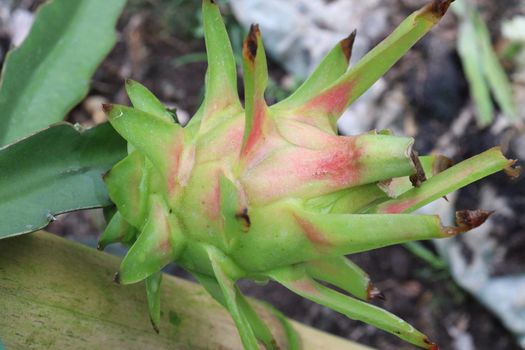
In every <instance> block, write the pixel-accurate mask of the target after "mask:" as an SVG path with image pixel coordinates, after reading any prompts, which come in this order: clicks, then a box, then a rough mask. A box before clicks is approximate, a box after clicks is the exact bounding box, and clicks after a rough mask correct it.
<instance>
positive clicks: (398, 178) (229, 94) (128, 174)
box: [100, 0, 514, 349]
mask: <svg viewBox="0 0 525 350" xmlns="http://www.w3.org/2000/svg"><path fill="white" fill-rule="evenodd" d="M450 2H451V1H432V2H431V3H429V4H428V5H427V6H425V7H423V8H422V9H421V10H419V11H416V12H415V13H414V14H412V15H411V16H410V17H408V18H407V19H406V20H405V21H404V22H403V23H402V24H401V25H400V26H399V27H398V29H396V30H395V31H394V32H393V33H392V34H391V35H390V36H389V37H388V38H387V39H385V41H384V42H382V43H381V44H379V45H378V47H376V48H375V49H374V50H372V51H371V52H370V53H369V54H368V55H367V56H365V57H364V58H363V59H362V60H361V61H360V62H359V63H357V64H356V66H354V67H352V68H351V69H348V62H349V59H350V55H351V49H352V44H353V40H354V38H355V32H354V33H352V34H351V35H350V36H349V37H348V38H346V39H344V40H342V41H341V42H340V43H339V44H338V45H336V47H335V48H334V49H333V50H332V51H331V52H330V53H329V54H328V55H327V57H326V58H325V60H324V61H323V62H322V63H321V64H320V66H319V68H318V69H317V70H316V71H315V72H314V73H313V75H312V76H311V77H310V78H309V79H308V80H307V81H306V82H305V83H304V84H303V86H301V87H300V88H299V89H298V91H297V92H295V93H294V94H293V95H292V96H290V97H289V98H288V99H286V100H284V101H282V102H280V103H278V104H276V105H274V106H267V104H266V102H265V100H264V91H265V87H266V84H267V81H268V75H267V67H266V57H265V53H264V48H263V43H262V39H261V35H260V31H259V29H258V27H257V26H256V25H254V26H252V28H251V30H250V33H249V35H248V37H247V39H246V40H245V43H244V49H243V56H244V64H243V66H244V70H243V71H244V86H245V101H244V108H243V106H242V105H241V102H240V100H239V97H238V94H237V78H236V76H237V71H236V66H235V60H234V57H233V54H232V50H231V46H230V43H229V40H228V37H227V33H226V30H225V28H224V24H223V22H222V19H221V16H220V12H219V8H218V6H217V5H216V4H215V3H214V2H213V1H211V0H204V1H203V20H204V28H205V33H206V34H205V40H206V47H207V52H208V58H209V67H208V72H207V75H206V94H205V99H204V102H203V104H202V106H201V108H200V109H199V111H198V112H197V114H196V115H195V116H194V117H193V118H192V120H191V121H190V123H189V124H188V125H187V126H186V127H184V128H183V127H182V126H180V125H178V124H177V123H176V120H175V118H174V117H175V116H174V115H172V114H171V113H170V112H169V111H167V110H166V108H165V107H164V106H163V105H162V104H161V103H160V102H159V101H158V99H157V98H156V97H155V96H154V95H153V94H151V92H149V91H148V90H147V89H146V88H145V87H144V86H142V85H140V84H139V83H137V82H133V81H128V82H127V83H126V89H127V92H128V95H129V97H130V99H131V102H132V104H133V106H134V107H133V108H130V107H125V106H119V105H105V109H106V112H107V113H108V116H109V119H110V122H111V124H112V125H113V127H114V128H115V129H116V130H117V131H118V132H119V133H120V134H121V135H122V136H123V137H124V138H125V139H126V140H127V141H128V143H129V155H128V156H127V157H126V158H125V159H123V160H122V161H121V162H120V163H118V164H117V165H116V166H115V167H114V168H113V169H112V170H111V171H110V172H109V173H108V174H107V175H106V177H105V181H106V183H107V185H108V189H109V193H110V196H111V198H112V200H113V201H114V203H115V204H116V207H117V212H116V213H115V214H114V215H113V217H112V219H111V221H110V222H109V224H108V227H107V229H106V231H105V232H104V234H103V235H102V237H101V239H100V247H101V248H103V247H104V246H106V245H107V244H110V243H113V242H117V241H120V242H123V243H126V244H129V245H130V246H131V248H130V250H129V252H128V254H127V255H126V257H125V258H124V260H123V262H122V264H121V268H120V271H119V274H118V280H119V281H120V282H121V283H124V284H128V283H135V282H138V281H141V280H146V289H147V297H148V304H149V306H150V316H151V319H152V323H153V325H154V327H155V329H156V330H158V328H157V325H158V323H159V320H160V300H159V292H158V290H159V286H160V283H161V278H160V276H161V275H160V272H159V271H160V270H161V269H162V268H163V267H164V266H165V265H167V264H168V263H170V262H175V263H177V264H179V265H180V266H182V267H184V268H185V269H186V270H187V271H189V272H190V273H192V274H193V275H194V276H195V277H196V279H197V280H199V282H200V283H202V284H203V286H204V287H205V288H206V289H207V290H208V291H209V292H210V294H211V295H212V296H213V297H214V298H215V299H217V301H219V302H220V303H221V304H222V305H224V306H225V307H226V308H227V309H228V310H229V311H230V313H231V315H232V317H233V319H234V321H235V323H236V325H237V328H238V330H239V334H240V336H241V340H242V342H243V345H244V347H245V348H246V349H258V348H259V347H258V346H259V345H258V344H259V343H261V344H263V345H264V346H265V347H266V348H268V349H276V348H277V345H276V342H275V340H274V338H273V336H272V334H271V332H270V331H269V329H268V327H266V325H265V324H264V322H262V321H261V320H260V319H259V317H258V316H257V314H256V313H255V311H254V310H253V309H252V308H251V306H250V304H249V303H248V302H247V301H246V300H245V299H244V297H243V296H242V294H241V293H240V291H239V289H238V288H237V287H236V285H235V281H237V280H238V279H240V278H251V279H254V280H257V281H266V280H269V279H272V280H275V281H277V282H279V283H281V284H283V285H284V286H286V287H287V288H289V289H290V290H292V291H294V292H296V293H297V294H300V295H302V296H304V297H306V298H309V299H311V300H313V301H315V302H317V303H320V304H322V305H325V306H327V307H330V308H332V309H334V310H336V311H338V312H341V313H343V314H345V315H347V316H348V317H350V318H353V319H358V320H362V321H364V322H368V323H370V324H373V325H375V326H376V327H378V328H381V329H384V330H385V331H388V332H391V333H393V334H395V335H397V336H399V337H400V338H402V339H404V340H406V341H408V342H410V343H412V344H414V345H417V346H420V347H423V348H429V349H435V348H437V347H436V345H435V344H434V343H432V342H430V341H429V340H428V339H427V337H426V336H425V335H423V334H421V333H420V332H419V331H417V330H416V329H414V328H413V327H412V326H410V325H409V324H407V323H406V322H405V321H403V320H401V319H399V318H398V317H396V316H394V315H392V314H390V313H388V312H387V311H385V310H383V309H380V308H378V307H376V306H373V305H370V304H367V303H366V302H365V301H366V300H369V299H371V298H372V297H378V296H381V295H382V294H381V293H380V292H379V291H378V290H377V289H376V288H375V287H373V285H372V284H371V283H370V280H369V278H368V276H367V275H366V273H364V272H363V271H362V270H361V269H360V268H359V267H357V266H356V265H354V264H353V263H352V262H351V261H350V260H348V259H346V258H345V257H344V256H345V255H348V254H352V253H357V252H362V251H367V250H370V249H375V248H379V247H383V246H387V245H391V244H397V243H402V242H407V241H412V240H422V239H431V238H441V237H450V236H453V235H456V234H459V233H462V232H465V231H468V230H469V229H471V228H473V227H477V226H479V225H481V224H482V223H483V222H484V221H485V220H486V219H487V217H488V216H489V215H490V213H488V212H484V211H479V210H478V211H463V212H459V213H458V215H457V226H454V227H443V226H442V225H441V223H440V220H439V218H438V217H437V216H432V215H414V214H409V212H411V211H414V210H416V209H417V208H420V207H422V206H423V205H425V204H427V203H429V202H431V201H434V200H437V199H439V198H440V197H442V196H444V195H446V194H447V193H449V192H452V191H454V190H457V189H458V188H461V187H463V186H465V185H467V184H469V183H471V182H474V181H476V180H478V179H480V178H482V177H485V176H488V175H490V174H492V173H494V172H497V171H500V170H502V169H505V168H510V166H511V165H512V164H513V163H514V162H513V161H509V160H507V159H506V158H505V157H504V156H503V155H502V154H501V152H500V151H499V149H497V148H495V149H491V150H488V151H486V152H485V153H482V154H481V155H478V156H476V157H473V158H471V159H469V160H467V161H465V162H462V163H460V164H458V165H456V166H454V167H451V168H448V169H444V168H446V167H443V164H446V163H447V162H446V159H444V157H440V156H428V157H418V156H417V154H416V153H415V152H414V151H413V150H412V145H413V140H412V139H411V138H407V137H398V136H393V135H390V134H389V133H388V132H375V131H374V132H370V133H367V134H362V135H356V136H339V135H337V129H336V121H337V118H338V117H339V116H340V114H341V113H342V112H343V111H344V110H345V109H346V108H347V107H348V105H350V104H351V103H352V102H353V101H354V100H355V99H356V98H358V97H359V96H360V95H361V94H362V93H363V92H364V91H366V89H368V88H369V87H370V86H371V85H372V84H373V83H374V82H375V81H376V80H377V79H378V78H379V77H380V76H381V75H382V74H384V72H385V71H386V70H388V69H389V68H390V67H391V66H392V65H393V64H394V63H395V62H396V61H397V60H398V59H399V58H400V57H401V56H402V55H403V54H404V53H405V52H406V51H407V50H408V49H409V48H410V47H411V46H412V45H413V44H414V43H415V42H416V41H417V40H418V39H419V38H421V37H422V36H423V35H424V34H425V33H426V32H427V31H428V30H430V28H431V27H432V26H433V25H434V24H435V23H437V22H438V21H439V19H440V18H441V17H442V16H443V15H444V14H445V12H446V9H447V8H448V6H449V5H450ZM413 185H414V186H415V187H413ZM320 281H322V282H327V283H328V284H330V285H332V286H336V287H339V288H341V289H343V290H345V291H346V292H348V293H349V294H351V295H353V296H354V297H350V296H348V295H345V294H342V293H340V292H337V291H335V290H334V289H331V288H330V287H327V286H326V285H323V284H320V283H319V282H320ZM287 347H288V348H290V349H295V348H299V344H298V343H297V341H296V339H295V338H294V337H293V334H290V336H289V339H288V345H287Z"/></svg>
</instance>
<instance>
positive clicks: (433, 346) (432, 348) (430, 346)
mask: <svg viewBox="0 0 525 350" xmlns="http://www.w3.org/2000/svg"><path fill="white" fill-rule="evenodd" d="M423 341H424V342H425V344H427V345H428V350H439V347H438V346H437V344H436V343H433V342H431V341H430V340H429V339H428V338H425V339H423Z"/></svg>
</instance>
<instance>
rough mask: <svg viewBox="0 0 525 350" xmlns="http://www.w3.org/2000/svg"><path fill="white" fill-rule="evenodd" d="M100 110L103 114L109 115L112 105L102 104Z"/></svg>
mask: <svg viewBox="0 0 525 350" xmlns="http://www.w3.org/2000/svg"><path fill="white" fill-rule="evenodd" d="M102 109H103V110H104V112H106V113H109V112H111V110H112V109H113V105H112V104H111V103H103V104H102Z"/></svg>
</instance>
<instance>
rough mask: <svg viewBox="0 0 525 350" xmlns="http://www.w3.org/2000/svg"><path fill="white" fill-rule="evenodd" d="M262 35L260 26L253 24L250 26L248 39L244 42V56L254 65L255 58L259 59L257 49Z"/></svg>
mask: <svg viewBox="0 0 525 350" xmlns="http://www.w3.org/2000/svg"><path fill="white" fill-rule="evenodd" d="M260 35H261V32H260V30H259V25H258V24H252V25H251V26H250V32H249V33H248V37H246V40H244V45H243V55H244V57H245V58H247V59H248V60H249V61H250V62H252V63H253V62H255V57H257V47H258V40H259V36H260Z"/></svg>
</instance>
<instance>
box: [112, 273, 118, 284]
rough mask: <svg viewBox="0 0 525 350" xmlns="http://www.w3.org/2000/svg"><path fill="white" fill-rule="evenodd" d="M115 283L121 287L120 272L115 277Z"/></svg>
mask: <svg viewBox="0 0 525 350" xmlns="http://www.w3.org/2000/svg"><path fill="white" fill-rule="evenodd" d="M113 282H114V283H115V284H118V285H120V272H115V275H114V276H113Z"/></svg>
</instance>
